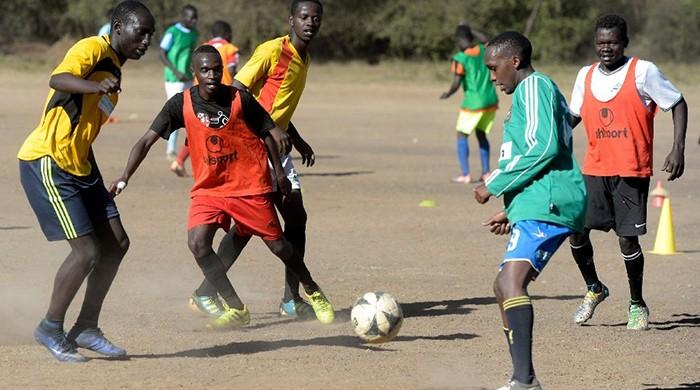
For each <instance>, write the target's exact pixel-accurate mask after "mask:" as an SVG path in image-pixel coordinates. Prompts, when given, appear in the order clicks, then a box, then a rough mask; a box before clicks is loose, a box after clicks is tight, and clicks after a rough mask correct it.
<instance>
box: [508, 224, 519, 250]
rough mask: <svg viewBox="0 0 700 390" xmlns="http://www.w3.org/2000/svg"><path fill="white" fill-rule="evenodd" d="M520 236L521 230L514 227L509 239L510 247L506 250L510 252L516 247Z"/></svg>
mask: <svg viewBox="0 0 700 390" xmlns="http://www.w3.org/2000/svg"><path fill="white" fill-rule="evenodd" d="M519 238H520V230H518V229H513V231H512V232H511V233H510V241H508V248H506V252H510V251H512V250H513V249H515V247H517V246H518V239H519Z"/></svg>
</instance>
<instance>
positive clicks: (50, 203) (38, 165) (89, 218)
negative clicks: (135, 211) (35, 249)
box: [19, 156, 119, 241]
mask: <svg viewBox="0 0 700 390" xmlns="http://www.w3.org/2000/svg"><path fill="white" fill-rule="evenodd" d="M19 177H20V180H21V182H22V187H23V188H24V193H25V194H26V195H27V199H29V204H30V205H31V206H32V209H33V210H34V214H36V217H37V219H38V220H39V225H40V226H41V230H42V231H43V232H44V235H45V236H46V239H48V240H49V241H58V240H72V239H74V238H78V237H81V236H85V235H87V234H89V233H91V232H93V231H94V230H95V226H97V225H99V224H101V223H104V222H105V221H107V220H109V219H112V218H116V217H118V216H119V211H118V210H117V205H116V204H115V203H114V200H113V199H112V196H111V195H110V194H109V192H108V191H107V189H106V188H105V185H104V183H103V181H102V175H100V171H99V169H98V168H97V164H95V163H94V161H93V162H92V172H91V173H90V174H89V175H88V176H84V177H83V176H75V175H72V174H70V173H68V172H66V171H64V170H62V169H61V168H59V167H58V165H56V162H55V161H54V160H53V159H52V158H51V157H49V156H44V157H41V158H39V159H36V160H32V161H23V160H19Z"/></svg>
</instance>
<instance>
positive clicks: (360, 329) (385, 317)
mask: <svg viewBox="0 0 700 390" xmlns="http://www.w3.org/2000/svg"><path fill="white" fill-rule="evenodd" d="M350 320H351V321H352V326H353V328H354V329H355V333H357V335H358V336H360V338H362V339H363V340H365V341H367V342H370V343H385V342H387V341H389V340H391V339H392V338H394V336H396V335H397V334H398V333H399V330H400V329H401V324H402V323H403V312H402V311H401V306H400V305H399V303H398V302H396V300H395V299H394V297H392V296H391V295H390V294H387V293H384V292H381V291H373V292H368V293H365V294H363V295H362V296H361V297H360V298H358V299H357V301H356V302H355V304H354V305H353V306H352V312H351V313H350Z"/></svg>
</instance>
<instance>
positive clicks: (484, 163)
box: [476, 129, 491, 179]
mask: <svg viewBox="0 0 700 390" xmlns="http://www.w3.org/2000/svg"><path fill="white" fill-rule="evenodd" d="M476 139H477V141H479V157H480V158H481V177H482V178H483V179H485V177H484V176H486V175H487V174H488V173H489V171H491V165H490V164H489V158H490V154H491V146H490V145H489V140H488V138H486V132H485V131H483V130H480V129H476Z"/></svg>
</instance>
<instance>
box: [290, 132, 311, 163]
mask: <svg viewBox="0 0 700 390" xmlns="http://www.w3.org/2000/svg"><path fill="white" fill-rule="evenodd" d="M292 144H293V145H294V148H295V149H296V150H297V151H298V152H299V154H301V163H302V164H303V165H306V166H307V167H312V166H313V165H314V163H315V162H316V155H315V154H314V150H313V149H311V146H310V145H309V144H307V143H306V141H304V140H303V139H301V138H300V139H297V140H292Z"/></svg>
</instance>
